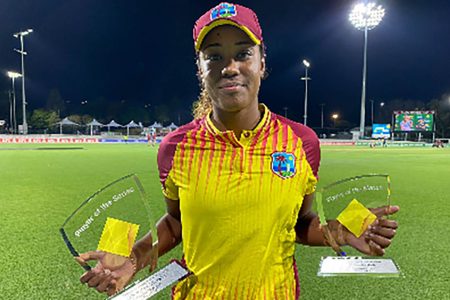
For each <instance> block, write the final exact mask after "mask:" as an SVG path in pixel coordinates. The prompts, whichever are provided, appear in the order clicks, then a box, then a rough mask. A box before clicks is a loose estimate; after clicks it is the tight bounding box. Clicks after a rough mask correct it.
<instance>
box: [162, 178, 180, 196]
mask: <svg viewBox="0 0 450 300" xmlns="http://www.w3.org/2000/svg"><path fill="white" fill-rule="evenodd" d="M162 193H163V194H164V196H165V197H166V198H167V199H170V200H178V199H179V197H178V186H177V185H176V184H175V182H174V181H173V180H172V177H171V176H170V174H169V175H168V176H167V177H166V181H165V184H163V185H162Z"/></svg>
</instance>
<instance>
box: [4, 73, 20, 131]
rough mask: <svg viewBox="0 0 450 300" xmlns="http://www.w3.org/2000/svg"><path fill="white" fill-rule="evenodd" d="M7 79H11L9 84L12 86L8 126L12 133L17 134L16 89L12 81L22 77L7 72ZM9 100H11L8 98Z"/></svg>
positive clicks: (18, 74)
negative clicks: (10, 127)
mask: <svg viewBox="0 0 450 300" xmlns="http://www.w3.org/2000/svg"><path fill="white" fill-rule="evenodd" d="M7 74H8V77H9V78H11V84H12V92H11V95H12V101H11V103H10V107H9V122H10V123H9V124H10V126H12V129H13V133H16V132H17V121H16V120H17V119H16V88H15V87H14V80H15V79H16V78H19V77H22V74H20V73H17V72H13V71H8V72H7ZM10 99H11V98H10Z"/></svg>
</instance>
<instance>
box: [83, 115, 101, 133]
mask: <svg viewBox="0 0 450 300" xmlns="http://www.w3.org/2000/svg"><path fill="white" fill-rule="evenodd" d="M86 125H87V126H90V127H91V130H90V132H91V135H92V130H93V128H94V126H104V125H103V124H102V123H100V122H99V121H97V120H96V119H94V120H92V122H89V123H87V124H86Z"/></svg>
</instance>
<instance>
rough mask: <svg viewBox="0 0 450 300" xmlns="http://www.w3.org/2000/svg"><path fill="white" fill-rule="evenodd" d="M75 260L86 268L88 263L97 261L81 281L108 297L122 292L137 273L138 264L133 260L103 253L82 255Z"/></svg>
mask: <svg viewBox="0 0 450 300" xmlns="http://www.w3.org/2000/svg"><path fill="white" fill-rule="evenodd" d="M75 260H76V261H77V262H78V263H79V264H80V265H81V266H86V265H87V263H86V262H88V261H91V260H96V261H97V265H96V266H95V267H94V268H92V269H91V270H90V271H87V272H85V273H84V274H83V275H82V276H81V277H80V281H81V282H82V283H87V285H88V286H89V287H90V288H95V289H96V290H97V291H99V292H101V293H103V292H105V293H107V294H108V296H112V295H114V294H115V293H117V292H119V291H121V290H122V289H123V288H124V287H125V286H126V285H127V284H128V283H129V282H130V280H131V279H132V278H133V276H134V274H135V273H136V262H135V261H133V260H132V259H131V258H128V257H124V256H119V255H116V254H111V253H107V252H103V251H89V252H85V253H81V254H80V255H79V256H78V257H75Z"/></svg>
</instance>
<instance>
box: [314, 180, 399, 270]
mask: <svg viewBox="0 0 450 300" xmlns="http://www.w3.org/2000/svg"><path fill="white" fill-rule="evenodd" d="M390 195H391V192H390V178H389V175H385V174H368V175H361V176H356V177H352V178H346V179H343V180H339V181H337V182H334V183H332V184H329V185H327V186H325V187H324V188H322V189H320V191H318V192H317V193H316V206H317V212H318V214H319V219H320V223H321V226H322V229H323V231H324V234H325V235H326V236H327V238H328V240H329V242H330V244H331V245H332V247H333V248H335V251H336V256H327V257H322V259H321V262H320V266H319V271H318V273H317V275H318V276H321V277H327V276H374V277H398V276H400V271H399V269H398V266H397V265H396V263H395V262H394V261H393V260H392V259H391V258H385V257H383V258H380V257H363V256H361V253H359V252H358V251H357V250H355V249H353V248H351V247H349V246H345V247H342V248H340V247H339V246H338V245H337V242H336V241H335V240H334V238H333V236H332V235H331V234H330V231H329V228H328V224H327V220H338V221H339V223H341V224H342V225H343V226H344V227H345V228H346V230H348V231H350V232H351V233H352V234H354V235H355V236H356V237H360V236H361V235H362V234H363V233H364V232H365V231H366V229H367V228H368V226H369V225H370V224H372V222H374V221H375V220H376V218H377V217H376V216H375V215H374V214H373V213H372V212H371V211H370V209H372V208H377V207H383V206H389V205H390V204H391V203H390ZM336 248H338V250H336Z"/></svg>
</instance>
